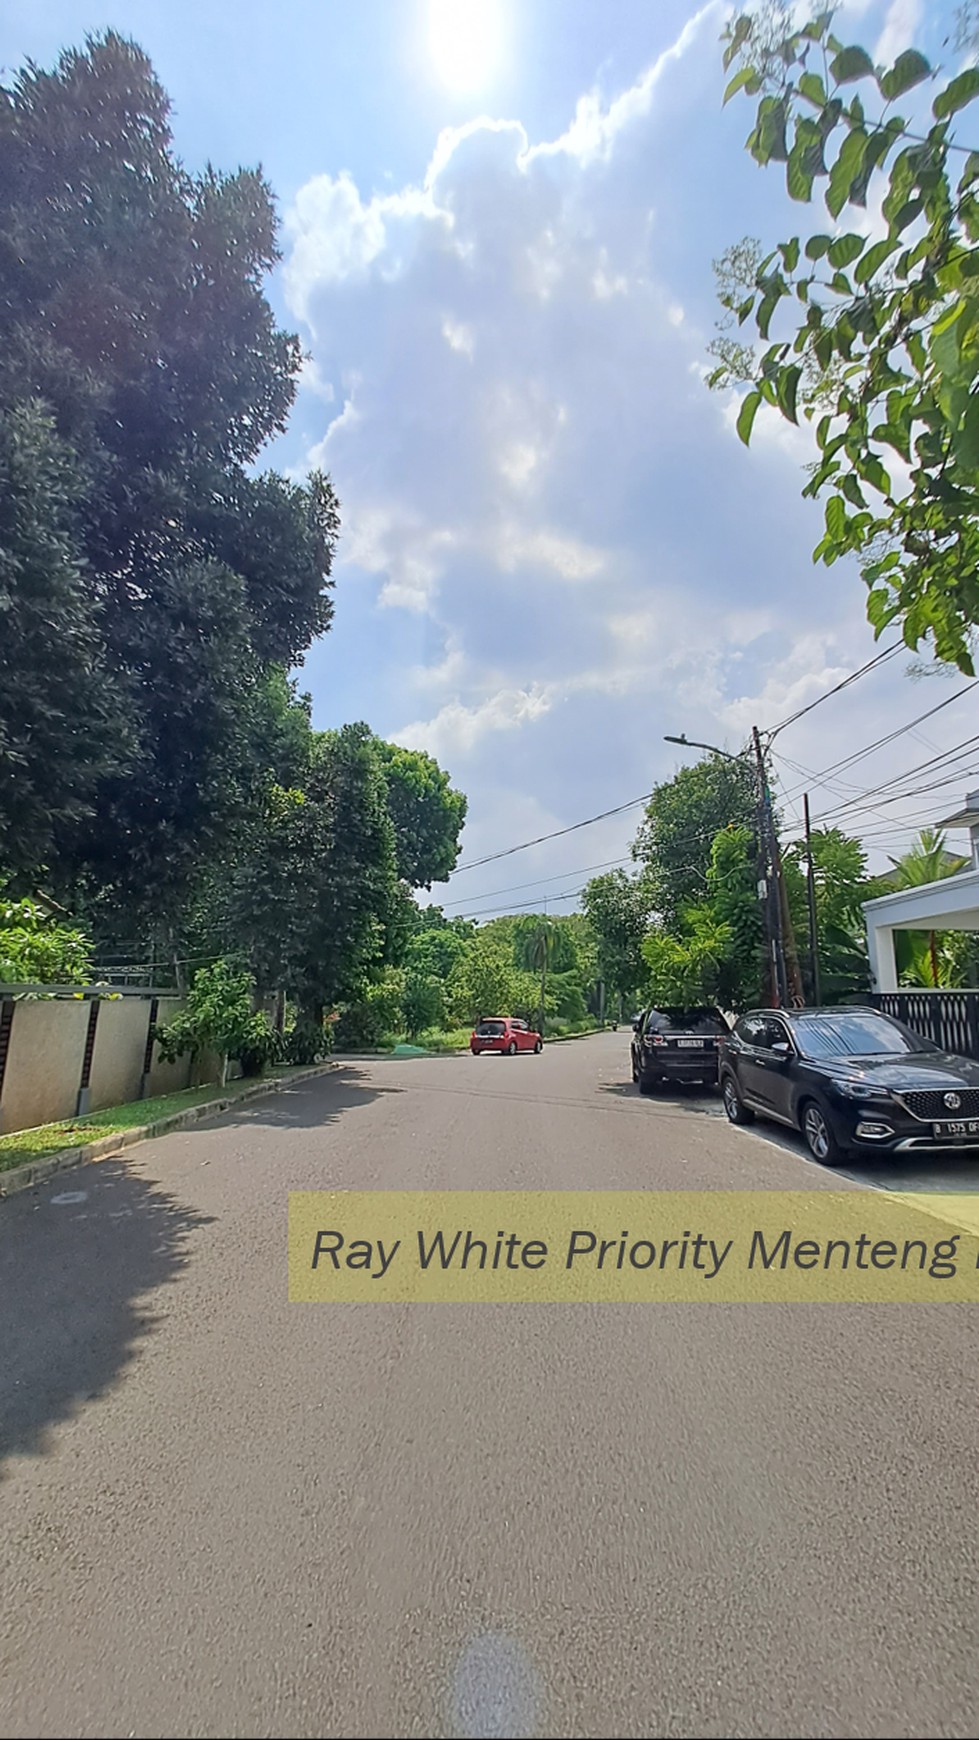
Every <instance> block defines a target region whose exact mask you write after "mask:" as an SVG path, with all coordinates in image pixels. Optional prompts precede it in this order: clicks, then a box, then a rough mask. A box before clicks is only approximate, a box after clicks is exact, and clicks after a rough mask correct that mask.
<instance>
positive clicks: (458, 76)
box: [428, 0, 502, 94]
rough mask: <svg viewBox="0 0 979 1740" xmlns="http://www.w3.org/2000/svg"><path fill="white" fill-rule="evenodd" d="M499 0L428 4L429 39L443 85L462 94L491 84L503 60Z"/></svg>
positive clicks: (442, 0)
mask: <svg viewBox="0 0 979 1740" xmlns="http://www.w3.org/2000/svg"><path fill="white" fill-rule="evenodd" d="M501 35H502V31H501V19H500V8H499V0H428V39H429V47H430V50H431V56H432V62H433V65H434V67H435V71H436V73H437V74H438V77H439V78H440V79H441V81H442V83H443V84H445V85H448V87H449V89H450V90H453V91H457V92H459V93H460V94H464V93H466V92H473V91H477V90H481V89H482V88H483V86H484V85H486V84H488V82H489V80H490V78H491V77H492V74H493V72H494V70H495V67H496V64H497V62H498V60H499V56H500V38H501Z"/></svg>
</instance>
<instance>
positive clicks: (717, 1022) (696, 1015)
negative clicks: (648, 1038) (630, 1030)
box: [647, 1005, 727, 1033]
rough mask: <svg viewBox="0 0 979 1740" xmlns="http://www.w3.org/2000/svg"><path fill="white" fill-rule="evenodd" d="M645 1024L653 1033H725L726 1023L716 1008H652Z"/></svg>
mask: <svg viewBox="0 0 979 1740" xmlns="http://www.w3.org/2000/svg"><path fill="white" fill-rule="evenodd" d="M647 1026H648V1027H650V1028H652V1030H653V1032H654V1033H726V1032H727V1023H726V1021H725V1020H724V1018H723V1016H722V1015H721V1014H720V1013H719V1012H718V1010H716V1009H707V1008H703V1007H700V1006H699V1005H698V1006H697V1007H694V1008H689V1009H681V1008H670V1009H654V1010H653V1011H652V1012H651V1014H650V1017H649V1021H648V1022H647Z"/></svg>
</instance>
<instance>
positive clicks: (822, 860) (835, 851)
mask: <svg viewBox="0 0 979 1740" xmlns="http://www.w3.org/2000/svg"><path fill="white" fill-rule="evenodd" d="M812 859H813V882H814V885H815V893H816V932H817V938H818V943H819V977H820V994H821V997H822V1001H823V1002H824V1003H838V1002H843V1001H845V1000H846V998H848V997H851V996H853V995H855V994H856V993H858V992H860V991H865V990H867V988H868V986H869V983H870V966H869V962H868V958H867V938H866V928H865V925H864V919H863V902H864V901H865V900H870V899H872V898H873V896H874V895H875V894H877V893H879V892H880V889H879V888H878V887H877V885H876V883H875V881H874V879H873V878H871V877H868V875H867V856H866V853H865V852H864V849H863V847H862V846H861V844H860V842H859V840H853V839H850V838H849V836H848V835H846V834H844V833H842V832H841V831H840V829H839V828H814V829H813V832H812ZM783 869H784V872H785V882H786V890H787V893H788V899H789V909H790V912H791V914H792V922H793V925H794V927H795V933H796V936H797V938H798V940H799V945H800V949H802V950H803V952H805V949H804V945H803V939H804V938H805V939H808V935H809V907H808V895H807V892H806V848H805V842H804V841H802V840H796V841H793V843H792V844H791V845H790V846H787V847H786V849H785V852H784V853H783ZM806 947H807V945H806Z"/></svg>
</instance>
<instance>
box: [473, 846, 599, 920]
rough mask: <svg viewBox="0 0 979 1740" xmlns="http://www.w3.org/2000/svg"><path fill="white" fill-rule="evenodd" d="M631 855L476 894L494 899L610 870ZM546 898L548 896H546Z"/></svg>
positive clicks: (512, 883) (479, 896)
mask: <svg viewBox="0 0 979 1740" xmlns="http://www.w3.org/2000/svg"><path fill="white" fill-rule="evenodd" d="M632 862H633V860H632V858H631V856H627V857H625V858H606V860H605V862H604V864H583V865H582V866H581V868H580V869H578V870H558V871H557V872H556V874H555V875H553V876H536V877H534V879H533V880H532V881H531V882H511V883H510V884H509V885H508V886H507V887H506V888H491V889H490V890H489V891H488V893H486V894H480V895H476V896H475V898H476V899H478V900H494V899H495V898H496V896H497V895H498V894H517V893H519V891H520V890H521V889H522V888H539V887H540V885H541V883H543V882H563V881H564V880H565V878H566V877H568V876H587V875H588V873H589V871H590V870H610V869H614V868H616V867H617V866H618V865H620V864H631V863H632ZM545 898H546V897H545ZM464 905H465V901H464V900H450V901H449V902H448V905H447V906H446V907H443V909H442V910H443V911H447V910H448V907H449V906H464Z"/></svg>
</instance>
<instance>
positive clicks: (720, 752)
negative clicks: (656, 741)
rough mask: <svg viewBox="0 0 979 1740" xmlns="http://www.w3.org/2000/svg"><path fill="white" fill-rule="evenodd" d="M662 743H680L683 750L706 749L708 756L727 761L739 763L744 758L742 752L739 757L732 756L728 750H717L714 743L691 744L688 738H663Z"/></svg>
mask: <svg viewBox="0 0 979 1740" xmlns="http://www.w3.org/2000/svg"><path fill="white" fill-rule="evenodd" d="M663 742H664V743H682V745H683V747H684V749H706V750H707V751H708V753H709V754H710V755H723V756H724V757H725V759H726V760H727V761H741V760H742V759H743V757H744V751H743V750H742V752H741V754H740V755H732V754H731V751H730V750H729V749H718V748H717V746H716V744H714V743H692V742H691V741H690V738H689V737H664V738H663Z"/></svg>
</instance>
